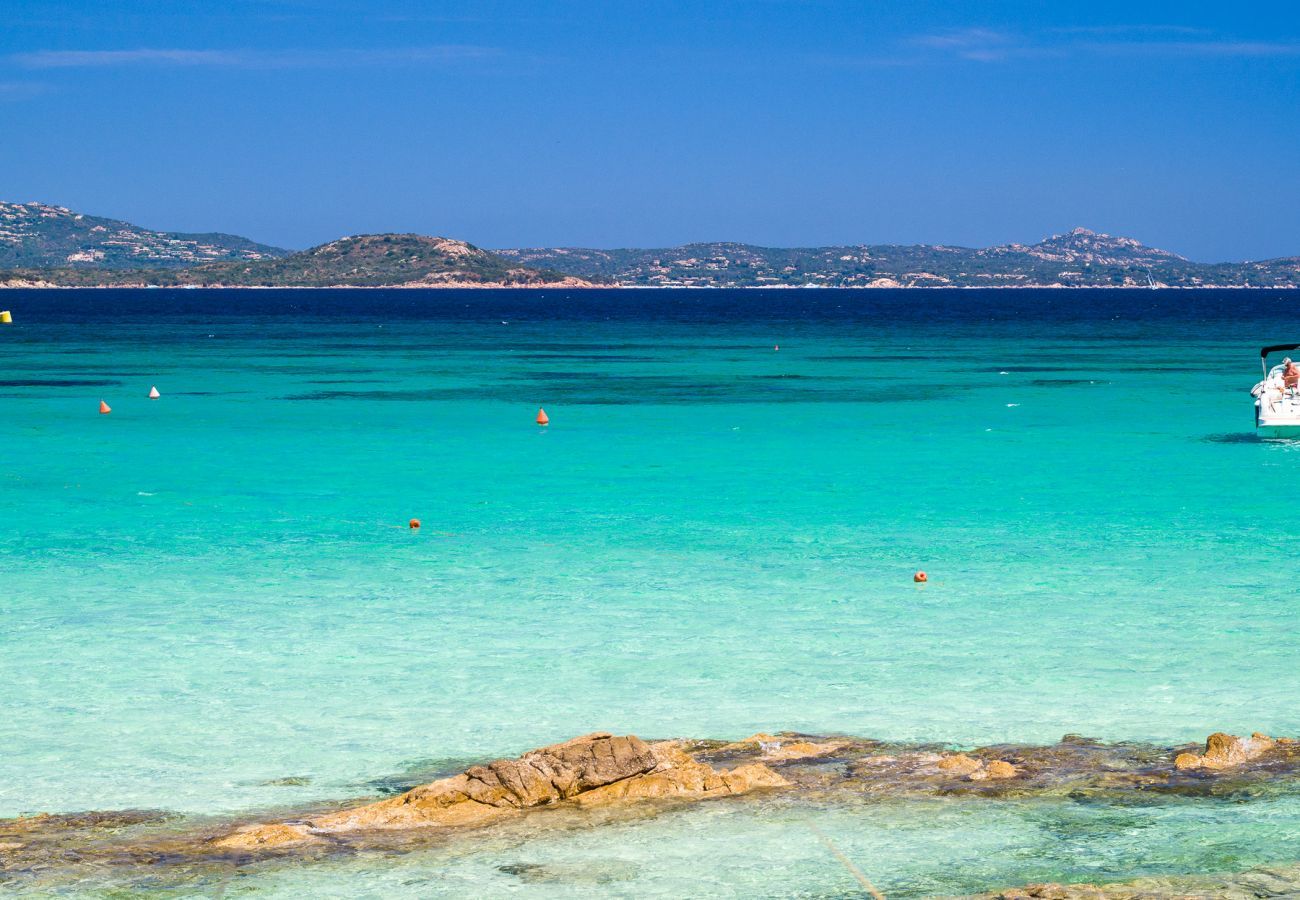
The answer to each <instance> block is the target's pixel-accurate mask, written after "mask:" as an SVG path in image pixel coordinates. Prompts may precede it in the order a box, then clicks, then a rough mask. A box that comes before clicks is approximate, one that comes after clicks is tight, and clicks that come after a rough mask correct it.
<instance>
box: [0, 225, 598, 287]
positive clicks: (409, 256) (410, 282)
mask: <svg viewBox="0 0 1300 900" xmlns="http://www.w3.org/2000/svg"><path fill="white" fill-rule="evenodd" d="M6 281H7V282H9V283H10V284H11V285H19V284H35V285H39V286H45V285H49V286H57V287H82V286H85V287H91V286H114V285H116V286H134V285H142V286H143V285H151V286H153V285H156V286H159V287H219V286H223V287H334V286H343V287H491V286H500V287H541V286H548V285H553V286H557V287H585V286H588V285H589V284H590V283H591V282H590V281H589V280H587V279H583V278H578V277H574V276H571V275H563V274H560V273H558V272H546V271H539V270H537V269H535V268H530V267H527V266H522V265H520V264H518V263H515V262H512V261H509V260H506V259H504V258H502V257H500V256H498V255H496V254H495V253H489V252H487V251H486V250H480V249H479V248H477V247H474V246H471V245H469V244H466V243H465V242H464V241H454V240H451V239H449V238H441V237H425V236H423V235H418V234H369V235H359V236H356V237H346V238H340V239H339V240H337V241H331V242H330V243H328V244H322V245H321V246H319V247H313V248H311V249H310V250H304V251H302V252H301V253H293V254H290V255H288V256H285V257H282V258H280V259H258V260H240V261H227V262H210V263H204V264H202V265H197V266H192V267H190V268H185V269H170V270H163V269H138V270H126V269H117V270H103V269H101V270H95V269H89V268H76V269H71V268H61V269H42V270H26V271H23V270H13V271H10V272H8V273H0V284H4V283H5V282H6Z"/></svg>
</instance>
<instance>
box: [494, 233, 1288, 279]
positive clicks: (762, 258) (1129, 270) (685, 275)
mask: <svg viewBox="0 0 1300 900" xmlns="http://www.w3.org/2000/svg"><path fill="white" fill-rule="evenodd" d="M496 252H497V253H498V254H500V255H501V256H505V257H507V258H509V259H512V260H516V261H518V262H519V263H521V264H524V265H532V266H543V267H546V268H550V269H555V270H556V271H559V272H568V273H570V274H573V275H577V276H580V277H586V278H591V277H604V278H610V279H613V280H614V281H616V282H618V283H619V284H626V285H641V286H654V287H798V286H805V285H808V286H814V287H1147V286H1149V285H1151V284H1153V283H1154V284H1156V285H1159V286H1171V287H1228V286H1242V287H1244V286H1251V287H1297V286H1300V258H1288V259H1275V260H1269V261H1266V262H1259V263H1213V264H1205V263H1195V262H1191V261H1189V260H1187V259H1184V258H1183V257H1181V256H1178V255H1177V254H1175V253H1170V252H1169V251H1167V250H1157V249H1154V248H1151V247H1146V246H1144V245H1143V244H1141V243H1139V242H1138V241H1135V240H1133V239H1132V238H1125V237H1112V236H1110V235H1106V234H1098V233H1096V232H1092V231H1089V230H1087V229H1086V228H1076V229H1074V230H1073V231H1071V232H1068V233H1067V234H1063V235H1056V236H1054V237H1050V238H1047V239H1046V240H1043V241H1040V242H1039V243H1037V244H1031V245H1025V244H1005V245H1002V246H999V247H989V248H987V249H983V250H978V249H970V248H967V247H950V246H944V245H937V244H936V245H931V244H912V245H897V244H873V245H853V246H841V247H804V248H775V247H755V246H751V245H749V244H731V243H707V244H687V245H685V246H683V247H673V248H662V249H652V250H640V249H625V250H588V249H579V248H535V249H521V250H498V251H496Z"/></svg>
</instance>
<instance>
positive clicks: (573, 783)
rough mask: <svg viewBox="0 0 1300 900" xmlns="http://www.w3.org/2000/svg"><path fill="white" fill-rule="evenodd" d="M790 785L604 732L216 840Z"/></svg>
mask: <svg viewBox="0 0 1300 900" xmlns="http://www.w3.org/2000/svg"><path fill="white" fill-rule="evenodd" d="M788 785H789V782H787V781H786V780H785V779H784V778H782V777H781V776H780V775H777V774H776V773H775V772H773V771H772V770H771V769H770V768H768V767H767V766H765V765H763V764H762V763H750V764H748V765H742V766H737V767H736V768H734V769H731V770H722V771H719V770H717V769H714V768H712V767H711V766H708V765H705V764H704V763H701V762H698V761H697V760H695V759H694V758H693V757H691V756H690V755H689V754H688V753H686V752H685V751H683V750H682V749H681V748H680V747H679V746H678V745H677V744H676V743H675V742H671V741H666V742H661V743H658V744H654V745H651V744H647V743H646V742H645V741H643V740H641V739H640V738H638V737H635V736H633V735H628V736H626V737H615V736H614V735H611V734H606V733H603V732H599V733H596V734H589V735H586V736H584V737H580V738H574V739H573V740H571V741H566V742H564V743H562V744H555V745H553V746H550V747H543V748H541V749H540V750H533V751H532V752H530V753H525V754H524V755H523V756H522V757H520V758H519V759H499V760H497V761H495V762H492V763H488V764H487V765H486V766H474V767H472V768H470V769H468V770H466V771H465V772H464V773H463V774H460V775H455V776H453V777H451V778H444V779H441V780H439V781H435V782H432V783H431V784H426V785H421V786H420V787H417V788H413V789H412V790H409V791H407V792H406V793H404V794H402V795H401V796H399V797H394V798H392V799H390V800H381V801H379V802H378V803H369V804H366V805H365V806H358V807H355V808H353V809H346V810H342V811H340V812H336V813H332V814H328V815H322V816H315V817H313V818H311V819H309V820H306V821H292V822H277V823H271V824H264V825H254V826H251V827H248V828H244V829H240V830H239V831H236V832H235V833H233V834H230V835H227V836H225V837H222V838H220V839H218V840H217V841H215V846H217V847H220V848H222V849H228V850H264V849H272V848H276V847H284V846H289V845H300V844H306V843H320V842H323V841H325V840H327V839H329V838H330V837H331V836H334V835H338V834H343V833H348V832H356V831H375V830H383V829H409V828H432V827H439V826H441V827H448V826H478V825H486V824H488V823H490V822H493V821H495V820H497V819H500V818H501V817H503V816H508V815H512V814H517V813H519V812H521V811H523V810H527V809H531V808H534V807H539V806H550V805H553V804H556V803H560V802H562V801H573V802H575V803H576V804H578V805H579V806H583V807H591V806H601V805H606V804H610V803H614V802H617V801H629V800H643V799H651V798H653V799H664V798H689V799H705V798H709V797H720V796H729V795H734V794H744V793H747V792H749V791H751V790H754V789H755V788H760V787H766V788H775V787H787V786H788Z"/></svg>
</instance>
